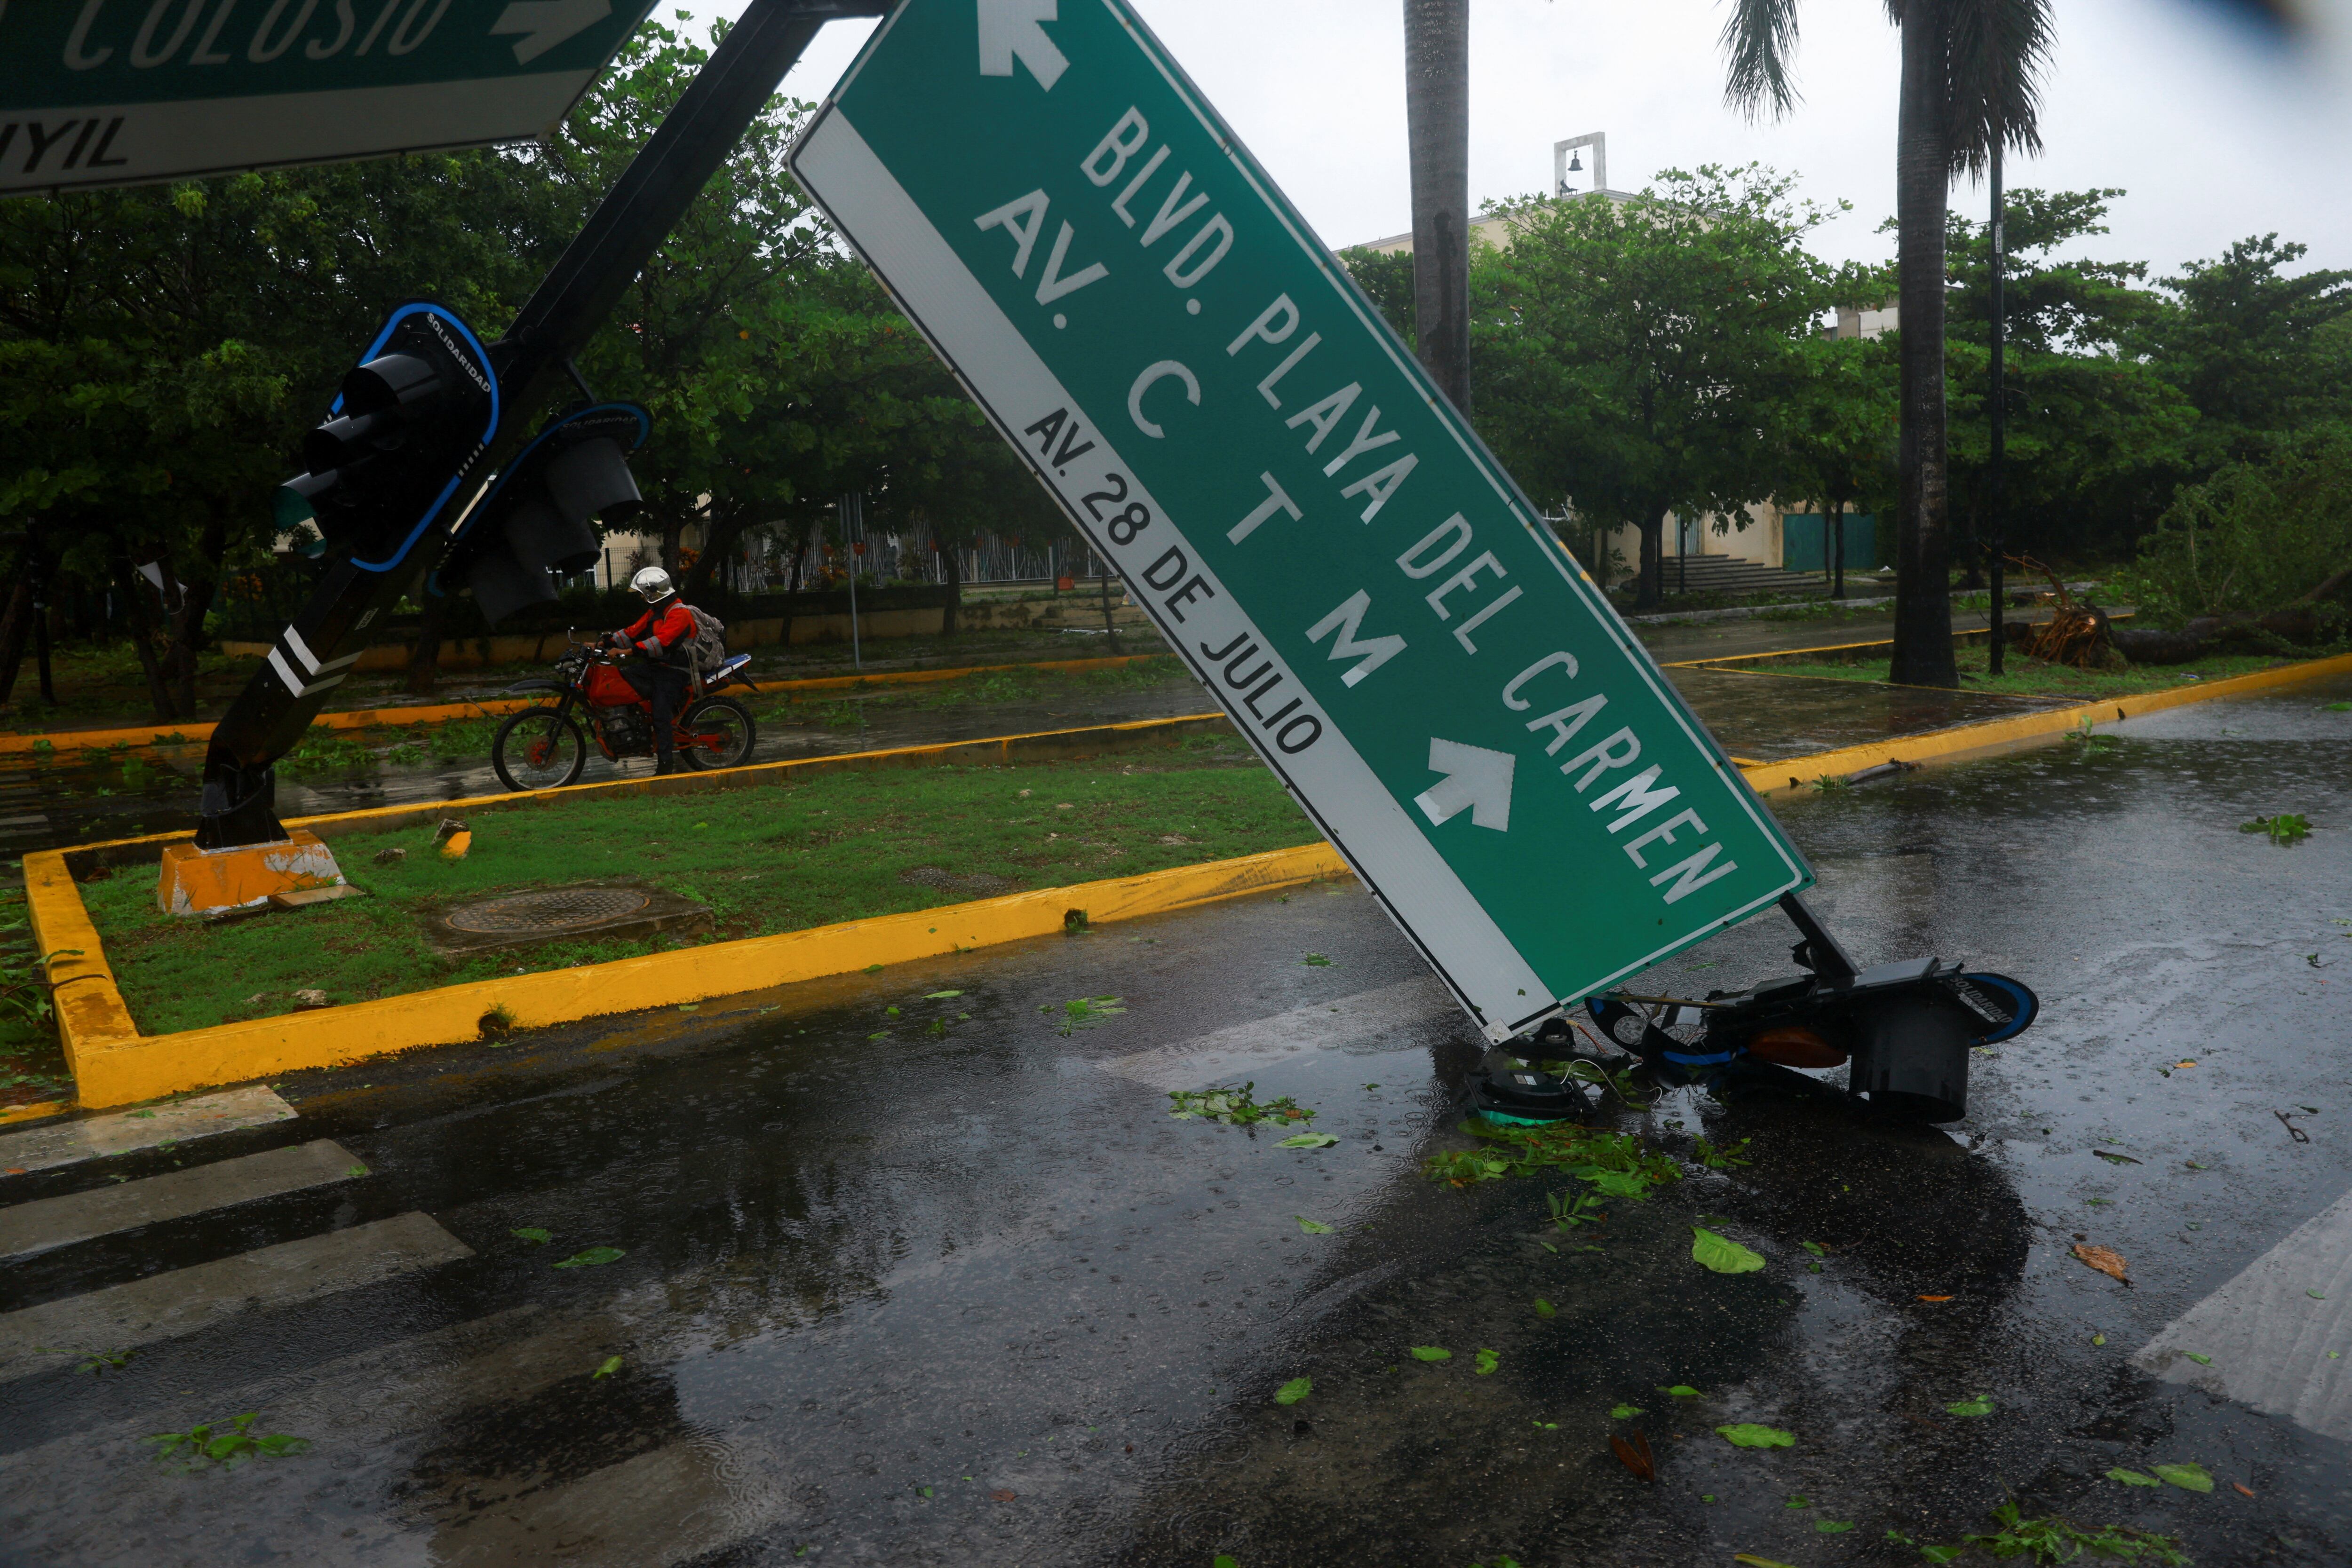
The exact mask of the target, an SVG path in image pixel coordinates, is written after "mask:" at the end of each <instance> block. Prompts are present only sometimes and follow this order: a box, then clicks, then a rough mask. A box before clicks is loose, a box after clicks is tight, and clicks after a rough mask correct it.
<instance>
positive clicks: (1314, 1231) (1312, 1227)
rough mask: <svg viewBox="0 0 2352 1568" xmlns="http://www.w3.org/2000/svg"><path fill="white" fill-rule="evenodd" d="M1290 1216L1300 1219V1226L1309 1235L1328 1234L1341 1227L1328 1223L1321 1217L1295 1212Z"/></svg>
mask: <svg viewBox="0 0 2352 1568" xmlns="http://www.w3.org/2000/svg"><path fill="white" fill-rule="evenodd" d="M1290 1218H1293V1219H1295V1220H1297V1221H1298V1228H1299V1229H1300V1230H1301V1231H1303V1232H1305V1233H1306V1234H1307V1235H1308V1236H1328V1235H1330V1234H1331V1233H1332V1232H1334V1231H1335V1230H1337V1229H1338V1228H1339V1227H1338V1226H1336V1225H1326V1224H1324V1223H1323V1222H1322V1221H1321V1220H1319V1219H1309V1218H1307V1217H1306V1216H1305V1215H1303V1214H1294V1215H1292V1216H1291V1217H1290Z"/></svg>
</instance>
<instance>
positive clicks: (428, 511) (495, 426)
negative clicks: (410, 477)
mask: <svg viewBox="0 0 2352 1568" xmlns="http://www.w3.org/2000/svg"><path fill="white" fill-rule="evenodd" d="M411 316H435V317H438V318H439V319H442V320H444V321H446V322H447V323H448V324H449V325H450V326H451V327H453V328H455V329H457V336H458V337H460V338H462V339H463V340H465V343H466V347H467V349H469V350H472V352H473V355H474V359H475V361H476V363H477V364H478V366H479V367H480V369H481V372H482V379H483V380H485V381H487V382H489V386H490V416H489V419H488V421H487V422H486V423H484V424H483V426H482V435H481V444H483V445H485V446H488V444H490V438H491V437H492V436H494V435H496V434H498V432H499V373H498V371H497V370H496V369H495V368H493V367H492V366H491V364H490V355H489V350H487V349H485V348H483V347H482V340H480V339H479V338H477V337H475V336H474V329H472V328H470V327H468V326H467V325H466V324H465V323H464V322H463V321H460V320H459V319H457V316H456V314H455V313H454V312H452V311H450V310H448V309H446V308H444V307H442V306H439V305H434V304H429V303H427V302H425V301H424V300H415V301H412V302H411V303H409V304H406V305H403V306H402V307H400V308H398V309H396V310H394V312H393V313H392V315H391V317H390V319H387V320H386V321H385V322H384V324H383V331H381V332H378V333H377V334H376V335H375V341H374V342H373V343H370V344H369V345H368V346H367V349H366V350H365V351H364V352H362V354H361V355H360V359H359V362H360V363H361V364H366V363H367V362H368V361H370V360H373V359H374V358H375V357H376V355H377V354H378V353H380V352H382V351H383V346H384V345H385V344H386V343H388V342H390V341H391V340H392V335H393V333H394V331H395V330H397V329H399V326H400V324H401V323H402V322H403V321H405V320H407V319H409V318H410V317H411ZM327 412H328V413H331V414H335V415H341V413H342V412H343V394H342V393H341V392H337V393H336V394H335V401H334V402H331V403H329V404H328V405H327ZM463 479H464V476H463V475H462V474H452V475H451V476H449V482H448V483H447V484H446V485H444V486H441V493H440V494H439V495H437V496H436V497H433V504H432V505H431V506H429V507H425V515H424V516H423V517H419V518H417V519H416V526H415V528H411V529H409V530H408V537H407V538H404V539H402V540H401V541H400V548H399V549H395V550H394V551H393V552H392V553H391V554H390V555H388V556H386V557H385V558H384V559H382V560H354V561H352V565H353V566H355V567H358V568H359V569H360V570H362V571H390V570H392V569H393V568H394V567H396V566H398V565H399V564H400V563H401V562H402V561H404V560H405V559H408V552H409V551H410V550H412V549H415V548H416V541H417V540H418V539H420V538H424V537H425V529H426V528H431V527H432V526H433V519H435V518H436V517H439V516H440V515H441V511H442V508H443V507H446V506H447V505H448V504H449V497H451V496H454V495H456V494H457V486H458V485H459V483H461V482H462V480H463Z"/></svg>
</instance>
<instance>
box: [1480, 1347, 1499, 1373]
mask: <svg viewBox="0 0 2352 1568" xmlns="http://www.w3.org/2000/svg"><path fill="white" fill-rule="evenodd" d="M1502 1364H1503V1357H1502V1355H1501V1354H1500V1353H1499V1352H1496V1351H1491V1350H1482V1351H1480V1352H1479V1353H1478V1375H1479V1376H1481V1377H1484V1376H1486V1375H1487V1374H1488V1373H1490V1372H1492V1371H1494V1370H1495V1369H1496V1367H1498V1366H1500V1365H1502Z"/></svg>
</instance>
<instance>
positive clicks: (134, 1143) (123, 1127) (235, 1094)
mask: <svg viewBox="0 0 2352 1568" xmlns="http://www.w3.org/2000/svg"><path fill="white" fill-rule="evenodd" d="M293 1119H294V1107H293V1106H291V1105H289V1104H288V1103H286V1102H285V1101H283V1100H280V1099H279V1098H278V1096H277V1095H276V1094H274V1093H272V1092H270V1091H268V1090H267V1089H261V1088H253V1089H231V1090H227V1091H226V1092H222V1093H219V1094H200V1095H198V1096H196V1097H195V1098H194V1099H193V1100H174V1101H173V1102H172V1103H170V1104H168V1105H149V1106H145V1107H143V1108H142V1109H140V1110H136V1111H117V1112H114V1113H110V1114H109V1115H104V1116H89V1117H86V1118H84V1119H82V1120H80V1121H78V1122H63V1123H50V1124H47V1125H42V1126H36V1127H34V1128H32V1129H30V1130H29V1131H26V1132H22V1133H10V1134H5V1135H0V1172H6V1173H10V1174H14V1173H15V1172H17V1171H45V1170H51V1169H54V1168H56V1167H57V1166H70V1165H77V1164H79V1163H80V1162H81V1161H83V1160H94V1159H102V1158H104V1157H105V1156H107V1155H124V1154H129V1153H131V1151H132V1150H134V1149H152V1148H153V1147H154V1146H155V1145H158V1144H171V1143H182V1144H184V1143H186V1142H187V1141H188V1140H189V1139H191V1138H209V1137H212V1136H213V1135H214V1134H219V1133H236V1132H241V1131H243V1130H244V1129H245V1128H247V1127H263V1126H268V1124H270V1123H272V1122H290V1121H292V1120H293Z"/></svg>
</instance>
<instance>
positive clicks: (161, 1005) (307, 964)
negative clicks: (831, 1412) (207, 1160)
mask: <svg viewBox="0 0 2352 1568" xmlns="http://www.w3.org/2000/svg"><path fill="white" fill-rule="evenodd" d="M473 828H474V836H473V844H472V848H471V851H470V852H468V853H467V856H466V858H465V859H464V860H462V861H457V862H448V861H444V860H443V859H441V858H440V856H439V855H438V854H436V852H434V849H433V846H432V830H431V829H430V828H427V827H409V828H402V829H395V830H392V831H386V832H383V833H375V834H362V835H352V836H349V837H343V838H338V839H336V840H335V841H333V848H334V851H335V855H336V858H337V860H338V861H340V862H341V865H342V867H343V873H344V875H345V876H346V877H347V878H348V879H349V880H350V881H351V882H352V883H353V884H354V885H356V886H358V887H360V888H362V889H363V890H365V891H366V893H367V894H369V896H368V897H366V898H363V899H345V900H342V901H341V902H338V903H333V904H323V905H320V906H318V907H316V908H312V909H307V910H302V911H299V912H294V913H286V914H270V915H257V916H255V917H253V918H250V919H246V920H239V921H232V922H228V923H226V924H219V925H205V924H203V923H201V922H194V921H186V920H174V919H173V918H172V917H170V916H168V915H163V913H162V912H161V911H159V910H158V909H157V908H156V907H155V890H154V880H155V878H154V872H153V869H152V867H150V866H132V867H124V868H122V869H121V870H118V871H115V872H113V873H110V874H108V875H104V876H101V877H100V879H98V880H96V881H93V882H89V883H84V884H83V886H82V888H81V894H82V898H83V901H84V903H85V904H87V905H88V906H89V912H90V915H91V917H92V919H93V920H95V921H96V923H97V925H98V929H99V934H100V938H101V939H102V940H103V942H104V943H105V946H106V955H107V958H108V960H109V962H110V965H111V966H112V967H113V969H114V973H115V976H116V979H117V983H118V984H119V985H120V986H121V990H122V995H123V998H124V999H125V1000H126V1001H127V1002H128V1003H129V1005H130V1008H131V1016H132V1018H134V1019H136V1020H137V1021H138V1024H139V1027H140V1029H141V1030H142V1032H145V1033H150V1034H162V1033H166V1032H170V1031H173V1030H186V1029H200V1028H204V1027H205V1026H207V1025H211V1024H217V1023H227V1022H232V1021H235V1020H238V1019H253V1018H266V1017H269V1016H272V1015H275V1014H278V1013H282V1012H286V1011H289V1010H290V1009H292V1007H293V1006H294V995H293V993H294V992H296V991H298V990H302V989H318V990H323V991H325V992H326V993H327V997H328V999H329V1001H330V1002H333V1003H341V1002H355V1001H363V1000H367V999H370V998H376V997H385V996H397V995H400V994H403V993H405V992H410V991H418V990H425V989H428V988H433V987H436V986H446V985H455V984H458V983H461V982H463V981H467V980H478V979H488V978H489V977H492V976H494V975H500V974H516V973H528V972H531V971H535V970H542V969H555V968H562V967H567V966H571V965H576V964H590V963H602V962H605V961H608V960H611V959H615V958H625V957H631V956H636V955H639V954H645V953H652V952H659V951H664V950H667V949H668V948H671V947H677V946H688V945H692V944H696V943H701V942H716V941H725V940H728V939H730V938H735V937H743V936H768V935H772V934H775V933H780V932H785V931H797V930H803V929H805V928H807V927H809V926H813V925H830V924H832V923H834V922H836V921H844V920H856V919H863V918H866V917H868V916H873V915H892V914H898V913H900V912H903V911H908V910H916V909H928V908H936V907H939V906H940V905H942V904H960V903H963V902H965V901H967V900H970V899H974V898H985V897H989V896H992V895H993V894H1007V893H1017V892H1021V891H1023V890H1025V889H1030V888H1039V887H1054V886H1064V885H1067V884H1069V883H1079V882H1088V881H1093V880H1097V879H1099V878H1105V877H1117V876H1129V875H1134V874H1137V873H1143V872H1150V871H1159V870H1161V869H1164V868H1166V867H1171V866H1181V865H1195V864H1199V863H1201V862H1206V861H1214V860H1224V859H1227V858H1229V857H1232V856H1235V855H1246V854H1256V853H1260V852H1264V851H1267V850H1276V849H1285V848H1288V847H1291V846H1294V845H1297V844H1305V843H1312V842H1314V841H1315V839H1316V833H1315V831H1314V828H1313V826H1312V824H1310V823H1309V822H1308V821H1307V819H1306V817H1305V816H1304V815H1303V814H1301V812H1300V811H1299V810H1298V808H1297V806H1296V805H1295V804H1293V803H1292V802H1291V800H1290V799H1289V797H1288V796H1287V795H1286V794H1285V793H1284V792H1283V789H1282V786H1281V783H1280V781H1279V780H1277V779H1276V778H1275V777H1274V775H1273V774H1272V773H1270V772H1268V771H1267V770H1266V769H1265V768H1264V767H1263V766H1262V765H1261V764H1260V763H1258V761H1257V760H1256V758H1255V757H1253V756H1252V755H1251V754H1250V753H1249V751H1248V749H1247V748H1246V747H1244V745H1243V743H1242V742H1241V741H1240V740H1239V739H1238V738H1237V737H1202V738H1200V739H1198V740H1194V741H1192V742H1188V743H1187V744H1186V745H1185V746H1184V747H1181V748H1179V749H1178V750H1176V751H1174V752H1172V753H1170V754H1164V755H1162V756H1160V757H1155V758H1151V759H1149V760H1129V759H1126V758H1112V759H1105V760H1100V761H1094V762H1071V763H1054V764H1041V765H1037V766H1034V767H1021V768H908V769H904V770H893V771H887V772H860V773H831V774H817V775H814V776H811V777H809V778H807V779H803V780H800V781H798V782H793V783H788V784H776V785H768V786H763V787H760V788H755V789H728V790H717V791H711V792H708V793H703V794H693V795H684V796H667V797H643V796H630V797H610V796H605V797H593V798H591V797H583V798H577V799H573V800H563V799H562V798H561V797H558V798H557V799H556V800H554V801H552V802H551V803H549V804H548V805H546V806H544V807H541V808H534V809H530V810H515V811H504V812H496V813H488V814H485V815H482V816H480V817H478V818H477V819H476V820H475V821H474V824H473ZM389 849H401V850H404V851H405V852H406V854H405V856H404V858H392V859H387V860H386V861H384V862H378V861H377V859H376V856H377V854H378V853H379V852H382V851H384V850H389ZM621 880H634V881H635V882H638V883H643V884H645V885H646V886H649V887H656V888H660V889H662V890H664V891H666V892H669V893H674V894H681V895H683V896H686V897H688V898H691V899H694V900H695V901H697V902H698V903H700V904H707V905H708V906H709V908H710V910H711V913H712V917H713V928H712V929H711V930H709V932H707V933H704V934H701V935H698V936H667V935H666V936H655V937H651V938H644V939H636V940H627V941H603V942H596V941H586V942H573V943H565V944H562V945H556V946H543V947H532V948H524V949H520V950H516V951H509V952H502V953H489V954H481V955H476V956H467V957H460V958H453V957H446V956H442V955H440V954H438V953H436V952H435V951H434V949H433V948H432V947H431V946H429V945H428V943H427V941H426V931H427V921H428V919H429V918H430V916H431V915H433V914H434V913H436V911H439V910H442V909H446V908H448V907H451V906H454V905H457V904H469V903H473V902H476V901H478V900H481V899H486V898H492V897H496V896H498V895H499V894H508V893H519V892H526V891H530V890H533V889H540V888H553V887H562V886H567V885H572V884H577V883H592V882H614V881H621ZM661 999H662V998H658V997H648V998H646V1002H647V1003H648V1004H649V1005H650V1004H656V1003H658V1002H659V1001H660V1000H661Z"/></svg>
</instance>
